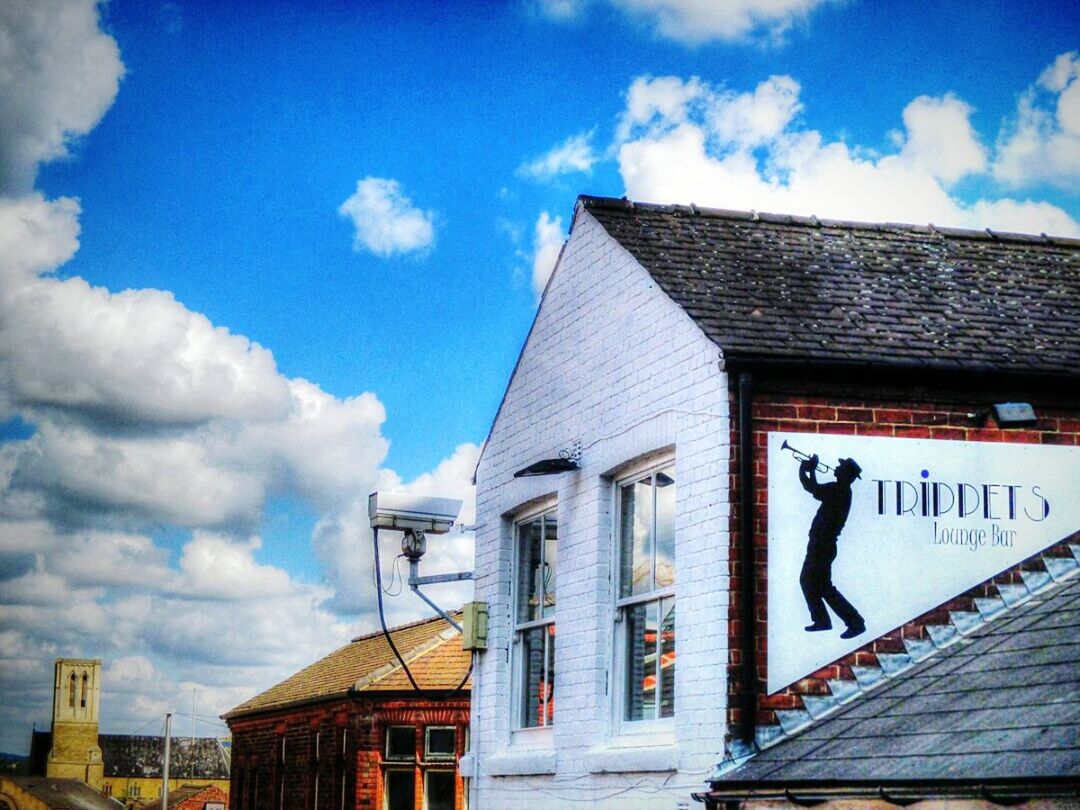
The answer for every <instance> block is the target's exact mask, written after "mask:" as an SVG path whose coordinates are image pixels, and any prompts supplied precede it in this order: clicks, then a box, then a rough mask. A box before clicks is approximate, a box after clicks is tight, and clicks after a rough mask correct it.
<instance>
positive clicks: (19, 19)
mask: <svg viewBox="0 0 1080 810" xmlns="http://www.w3.org/2000/svg"><path fill="white" fill-rule="evenodd" d="M98 23H99V20H98V2H97V0H5V2H3V3H0V193H12V192H16V193H20V192H26V191H29V190H30V188H31V186H32V185H33V182H34V177H35V175H36V173H37V165H38V163H39V162H41V161H47V160H53V159H56V158H60V157H63V156H65V155H66V154H67V146H68V143H69V142H70V140H71V139H72V138H73V137H77V136H79V135H83V134H85V133H87V132H89V131H90V130H91V129H93V127H94V125H95V124H97V122H98V121H99V120H101V117H102V116H103V115H104V114H105V111H106V110H108V109H109V107H110V106H112V103H113V99H114V98H115V97H116V93H117V89H118V87H119V82H120V77H121V76H122V75H123V73H124V66H123V63H122V62H121V61H120V50H119V48H118V47H117V45H116V41H115V40H114V39H113V38H112V37H110V36H108V35H107V34H105V33H103V32H102V31H101V30H100V28H99V26H98Z"/></svg>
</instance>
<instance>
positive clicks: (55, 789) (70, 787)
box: [0, 776, 123, 810]
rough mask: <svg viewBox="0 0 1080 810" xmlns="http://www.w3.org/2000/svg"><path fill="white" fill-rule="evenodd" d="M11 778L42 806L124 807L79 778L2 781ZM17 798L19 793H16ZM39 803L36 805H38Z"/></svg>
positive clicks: (68, 809)
mask: <svg viewBox="0 0 1080 810" xmlns="http://www.w3.org/2000/svg"><path fill="white" fill-rule="evenodd" d="M8 779H10V781H11V783H12V784H14V785H15V786H16V787H17V788H18V790H20V791H23V792H25V793H28V794H29V795H30V796H33V797H34V798H35V799H37V800H38V801H39V802H41V805H40V806H41V807H47V808H50V810H117V808H120V807H123V805H121V804H120V803H119V802H117V801H115V800H114V799H109V798H106V797H105V796H102V795H101V794H100V793H98V792H97V791H96V790H94V789H93V788H92V787H90V786H89V785H88V784H86V782H83V781H80V780H78V779H52V778H45V777H43V776H16V777H0V788H2V787H3V785H2V782H3V781H4V780H8ZM16 798H19V797H18V794H16ZM37 806H38V805H35V807H37Z"/></svg>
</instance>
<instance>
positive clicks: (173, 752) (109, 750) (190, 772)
mask: <svg viewBox="0 0 1080 810" xmlns="http://www.w3.org/2000/svg"><path fill="white" fill-rule="evenodd" d="M98 746H99V747H100V748H101V760H102V762H103V763H104V764H105V775H106V776H118V777H124V776H126V777H136V778H155V779H156V778H159V777H160V776H161V766H162V760H163V756H162V755H163V754H164V753H165V740H164V738H163V737H154V736H141V735H137V734H99V735H98ZM169 776H170V778H172V779H185V778H186V779H228V778H229V756H228V754H227V753H226V752H225V749H224V748H223V747H222V746H221V743H220V742H218V741H217V740H216V739H214V738H213V737H195V738H194V739H192V738H191V737H179V736H176V737H173V738H172V741H171V742H170V743H169Z"/></svg>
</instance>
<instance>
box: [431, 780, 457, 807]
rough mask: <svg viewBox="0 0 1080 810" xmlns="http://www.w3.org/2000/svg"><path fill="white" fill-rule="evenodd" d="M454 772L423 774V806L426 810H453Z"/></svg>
mask: <svg viewBox="0 0 1080 810" xmlns="http://www.w3.org/2000/svg"><path fill="white" fill-rule="evenodd" d="M454 787H455V786H454V772H453V771H428V772H427V773H426V774H424V806H425V807H426V809H427V810H454V793H455V791H454Z"/></svg>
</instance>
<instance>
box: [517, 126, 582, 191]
mask: <svg viewBox="0 0 1080 810" xmlns="http://www.w3.org/2000/svg"><path fill="white" fill-rule="evenodd" d="M592 139H593V133H592V132H591V131H590V132H581V133H579V134H577V135H571V136H570V137H569V138H567V139H566V140H565V141H563V142H562V143H561V144H559V145H558V146H556V147H554V148H553V149H551V151H549V152H547V153H545V154H543V155H541V156H540V157H538V158H536V159H535V160H531V161H529V162H528V163H523V164H522V165H521V166H520V167H518V174H520V175H522V176H523V177H531V178H533V179H536V180H550V179H551V178H553V177H558V176H559V175H563V174H573V173H575V172H584V173H586V174H587V173H588V172H590V171H592V167H593V164H594V163H596V161H597V160H599V157H598V156H597V154H596V153H595V152H594V151H593V147H592Z"/></svg>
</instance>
